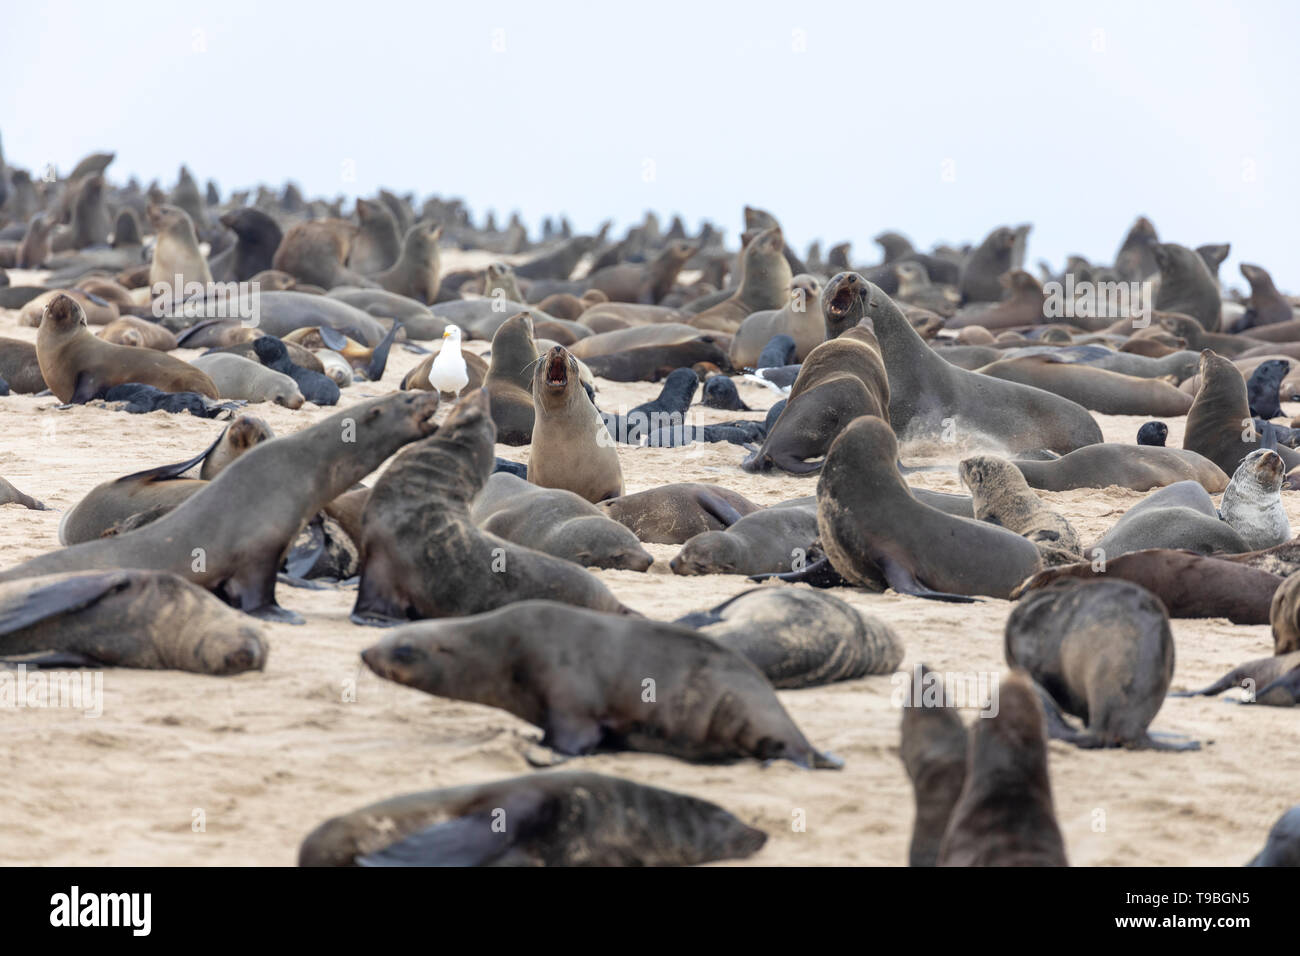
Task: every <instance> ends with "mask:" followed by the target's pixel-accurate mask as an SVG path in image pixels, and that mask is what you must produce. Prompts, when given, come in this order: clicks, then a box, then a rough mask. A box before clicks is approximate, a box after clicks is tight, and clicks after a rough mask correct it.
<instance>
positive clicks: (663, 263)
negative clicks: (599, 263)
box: [587, 240, 699, 305]
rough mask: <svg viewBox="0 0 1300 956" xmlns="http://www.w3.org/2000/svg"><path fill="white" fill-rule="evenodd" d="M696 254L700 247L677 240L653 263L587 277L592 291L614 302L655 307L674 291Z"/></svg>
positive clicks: (615, 268) (626, 265)
mask: <svg viewBox="0 0 1300 956" xmlns="http://www.w3.org/2000/svg"><path fill="white" fill-rule="evenodd" d="M697 252H699V247H698V246H694V245H692V244H691V243H689V242H685V241H682V240H675V241H673V242H670V243H668V244H667V245H665V246H664V247H663V249H662V250H660V252H659V254H658V255H656V256H655V257H654V259H652V260H651V261H650V262H647V263H634V262H621V263H619V264H618V265H613V266H606V267H605V268H603V269H598V270H596V271H595V272H593V273H592V274H591V275H589V276H587V283H588V285H589V286H590V287H591V288H592V289H596V290H598V291H600V292H603V293H604V294H605V295H606V296H607V297H608V298H609V300H610V301H611V302H640V303H644V304H647V305H655V304H657V303H658V302H660V301H661V300H662V299H663V298H664V297H665V296H666V295H668V293H669V292H671V291H672V290H673V285H674V283H676V281H677V274H678V273H679V272H681V271H682V266H684V265H685V264H686V261H687V260H688V259H690V258H691V256H693V255H695V253H697Z"/></svg>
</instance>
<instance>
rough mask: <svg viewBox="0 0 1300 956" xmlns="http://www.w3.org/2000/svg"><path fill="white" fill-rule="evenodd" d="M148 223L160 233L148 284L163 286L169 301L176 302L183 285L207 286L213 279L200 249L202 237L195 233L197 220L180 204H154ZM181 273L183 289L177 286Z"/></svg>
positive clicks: (153, 287)
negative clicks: (194, 283)
mask: <svg viewBox="0 0 1300 956" xmlns="http://www.w3.org/2000/svg"><path fill="white" fill-rule="evenodd" d="M149 223H150V225H152V226H153V228H154V231H155V232H156V233H157V234H158V238H157V241H156V242H155V243H154V247H153V260H152V261H151V263H150V265H149V287H150V289H156V287H157V286H159V285H161V286H164V287H165V288H166V289H168V290H170V291H169V292H167V293H164V297H165V299H166V301H168V302H170V303H175V302H176V301H178V300H179V299H180V298H181V296H182V295H183V294H184V286H186V285H189V284H190V283H193V282H197V283H200V284H202V285H204V286H207V285H208V284H209V283H211V282H212V272H211V270H209V269H208V260H207V259H205V258H204V257H203V252H202V251H201V250H200V249H199V237H198V236H197V235H195V233H194V222H193V220H191V219H190V217H189V214H188V213H187V212H186V211H185V210H184V209H181V208H180V207H179V206H167V205H162V206H159V205H151V206H150V207H149ZM177 276H180V279H181V285H182V287H181V288H179V289H178V288H176V287H175V285H176V277H177Z"/></svg>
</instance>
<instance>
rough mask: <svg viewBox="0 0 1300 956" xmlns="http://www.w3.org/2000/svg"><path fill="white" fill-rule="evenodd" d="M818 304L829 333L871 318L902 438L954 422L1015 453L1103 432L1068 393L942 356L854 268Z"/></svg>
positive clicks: (1072, 443)
mask: <svg viewBox="0 0 1300 956" xmlns="http://www.w3.org/2000/svg"><path fill="white" fill-rule="evenodd" d="M822 311H823V313H824V314H825V316H826V325H827V329H828V332H827V337H828V338H830V337H832V335H831V330H832V329H833V328H836V329H839V328H850V327H852V326H853V325H856V324H857V323H858V321H859V320H861V319H863V318H867V319H870V320H871V324H872V327H873V329H874V330H875V335H876V340H877V341H878V342H879V343H880V352H881V355H882V356H883V357H884V360H885V368H886V369H888V370H889V423H890V424H891V425H892V426H893V428H894V430H895V431H896V432H897V433H898V434H899V435H901V436H902V437H903V438H904V440H906V439H909V438H913V437H928V436H930V435H932V434H942V433H944V432H946V431H949V430H951V431H953V432H955V434H956V436H957V438H958V440H961V439H962V436H969V437H972V438H977V439H978V438H985V439H992V440H994V441H997V442H999V443H1001V444H1002V445H1004V446H1006V447H1007V449H1008V451H1010V452H1011V453H1012V454H1016V453H1018V452H1020V451H1030V450H1038V449H1043V448H1047V449H1050V450H1052V451H1054V452H1057V453H1059V454H1062V455H1064V454H1066V453H1068V452H1071V451H1074V450H1075V449H1076V448H1082V447H1083V446H1085V445H1093V444H1097V443H1099V442H1101V440H1102V435H1101V428H1100V427H1098V425H1097V422H1096V421H1095V420H1094V419H1093V417H1092V416H1091V415H1090V414H1088V411H1087V410H1086V409H1085V408H1083V407H1082V406H1080V405H1077V404H1075V403H1074V402H1072V401H1070V400H1069V399H1065V398H1061V397H1060V396H1059V395H1053V394H1052V393H1050V392H1044V391H1042V390H1041V389H1036V388H1032V387H1030V386H1027V385H1019V384H1017V383H1015V382H1004V381H1002V380H1000V379H996V378H990V377H989V376H987V375H979V374H977V373H975V372H970V371H967V370H965V369H962V368H958V367H957V366H955V365H952V364H950V363H949V362H946V361H944V359H943V358H942V357H940V356H939V354H938V353H936V352H935V351H934V350H933V349H932V348H930V346H928V345H927V344H926V343H925V341H924V340H923V339H922V338H921V337H920V336H919V335H918V334H917V333H916V330H915V329H914V328H912V325H911V323H909V322H908V321H907V318H906V317H905V316H904V315H903V313H902V312H900V311H899V309H898V307H897V306H896V305H895V304H894V303H893V301H892V300H891V299H890V298H889V296H887V295H885V293H884V292H883V291H881V290H880V289H879V288H878V287H877V286H875V285H873V284H872V283H870V282H868V281H867V280H866V279H863V278H862V277H861V276H860V275H858V274H857V273H853V272H842V273H840V274H839V275H837V276H836V277H835V278H834V279H832V280H831V281H830V284H829V285H827V286H826V291H825V292H823V293H822ZM835 334H840V333H839V332H838V331H837V332H836V333H835Z"/></svg>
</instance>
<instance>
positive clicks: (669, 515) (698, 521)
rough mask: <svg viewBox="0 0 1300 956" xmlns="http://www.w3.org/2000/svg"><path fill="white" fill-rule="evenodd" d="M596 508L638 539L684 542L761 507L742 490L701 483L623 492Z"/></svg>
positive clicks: (720, 528)
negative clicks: (631, 492) (623, 493)
mask: <svg viewBox="0 0 1300 956" xmlns="http://www.w3.org/2000/svg"><path fill="white" fill-rule="evenodd" d="M596 507H598V508H600V509H601V510H602V511H604V512H605V514H607V515H609V516H610V517H611V518H613V519H614V520H615V521H617V522H619V523H620V524H622V525H625V526H626V527H628V528H629V529H631V531H632V533H633V534H635V535H636V536H637V538H638V539H639V540H641V541H649V542H652V543H654V544H685V543H686V542H687V541H689V540H690V539H691V538H693V537H695V536H696V535H697V534H703V533H704V532H705V531H723V530H725V529H726V528H729V527H731V526H732V525H733V524H735V523H736V522H737V521H739V520H740V519H741V518H743V517H744V516H745V515H748V514H753V513H754V512H755V511H758V510H759V506H758V505H756V504H754V502H752V501H750V500H749V499H748V498H746V497H745V496H744V495H742V494H740V493H739V492H735V491H731V490H730V489H728V488H723V487H722V486H721V485H707V484H701V483H698V482H684V483H681V484H671V485H661V486H660V487H658V488H651V489H650V490H649V491H639V492H637V493H636V494H631V495H620V496H619V497H617V498H609V499H606V500H605V501H602V502H600V503H599V504H598V505H597V506H596Z"/></svg>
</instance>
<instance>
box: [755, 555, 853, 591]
mask: <svg viewBox="0 0 1300 956" xmlns="http://www.w3.org/2000/svg"><path fill="white" fill-rule="evenodd" d="M749 580H751V581H757V582H760V583H761V582H763V581H773V580H775V581H785V582H787V583H789V584H807V585H810V586H812V587H815V588H847V587H851V585H850V583H849V582H848V581H846V580H845V579H844V578H843V577H841V576H840V573H839V572H838V571H836V570H835V568H834V567H833V566H832V565H831V559H830V558H819V559H817V560H816V561H814V562H813V563H812V564H809V565H807V566H805V567H803V568H800V569H799V570H798V571H782V572H781V573H779V574H777V573H769V574H751V575H750V576H749Z"/></svg>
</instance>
